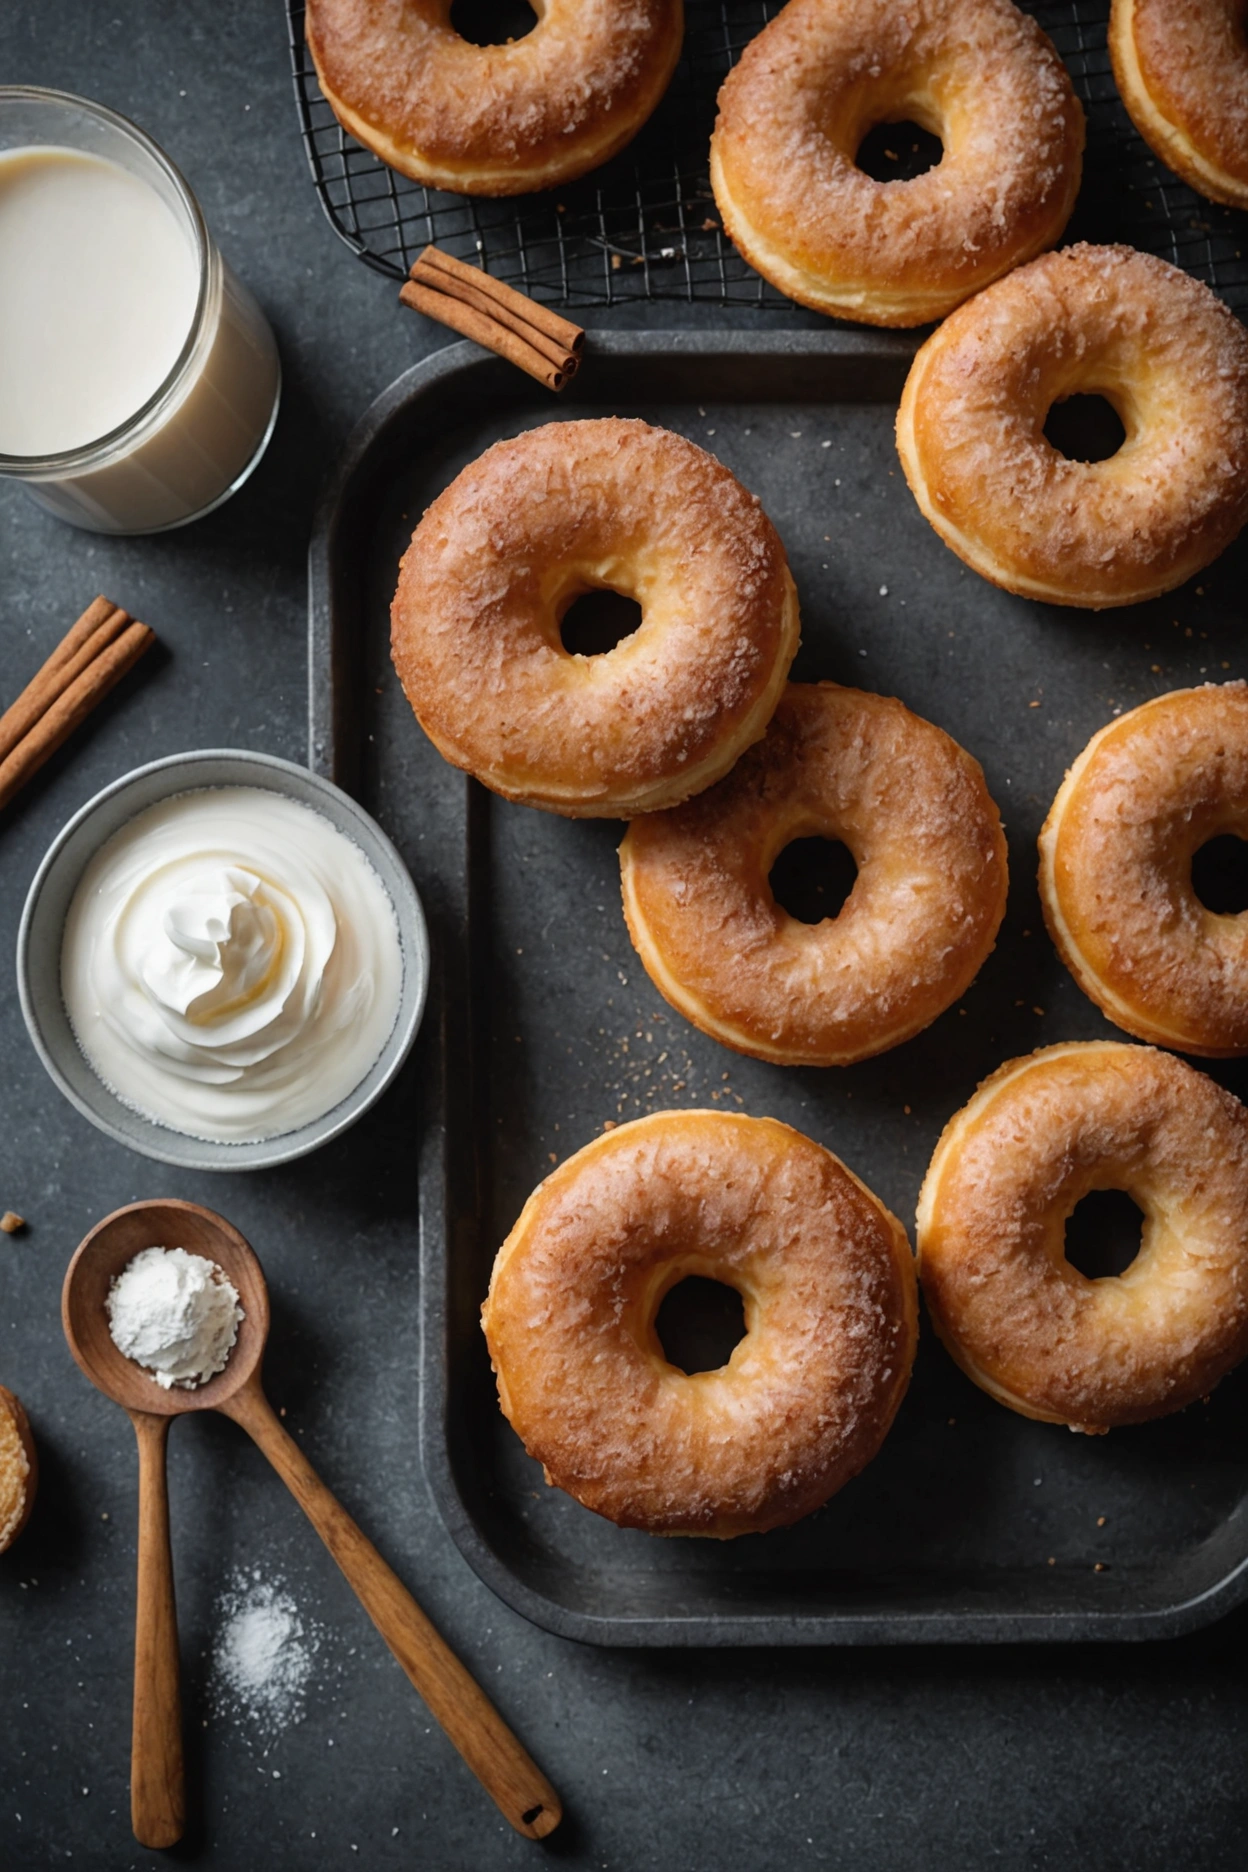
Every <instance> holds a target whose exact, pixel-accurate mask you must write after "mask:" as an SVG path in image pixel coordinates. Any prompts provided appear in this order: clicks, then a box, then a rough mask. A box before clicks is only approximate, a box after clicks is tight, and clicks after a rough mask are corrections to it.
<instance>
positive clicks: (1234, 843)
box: [1192, 832, 1248, 916]
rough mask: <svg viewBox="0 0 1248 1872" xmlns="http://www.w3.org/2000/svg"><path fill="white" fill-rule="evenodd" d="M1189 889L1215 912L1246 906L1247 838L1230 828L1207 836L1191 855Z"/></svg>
mask: <svg viewBox="0 0 1248 1872" xmlns="http://www.w3.org/2000/svg"><path fill="white" fill-rule="evenodd" d="M1192 889H1193V890H1194V891H1195V893H1196V895H1197V897H1199V899H1200V901H1201V903H1202V904H1204V906H1205V909H1206V910H1211V911H1212V912H1213V914H1214V915H1215V916H1242V915H1243V913H1244V911H1245V910H1248V840H1244V839H1242V838H1237V837H1236V835H1235V833H1234V832H1221V833H1219V834H1218V837H1217V838H1211V839H1210V840H1209V841H1208V843H1207V844H1204V845H1202V846H1201V848H1200V850H1199V851H1198V852H1197V853H1196V854H1195V856H1194V857H1193V859H1192Z"/></svg>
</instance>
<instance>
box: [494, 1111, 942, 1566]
mask: <svg viewBox="0 0 1248 1872" xmlns="http://www.w3.org/2000/svg"><path fill="white" fill-rule="evenodd" d="M690 1274H697V1275H702V1276H703V1277H707V1278H710V1279H712V1280H717V1281H721V1282H723V1283H724V1284H725V1285H726V1286H729V1287H735V1288H736V1289H737V1291H738V1292H739V1293H740V1295H741V1297H742V1300H743V1302H744V1311H745V1325H746V1333H745V1337H744V1338H743V1339H742V1340H741V1342H740V1343H739V1344H738V1345H737V1346H736V1348H735V1349H734V1351H733V1353H732V1356H731V1357H730V1359H729V1360H728V1363H727V1364H726V1365H723V1366H721V1367H720V1368H719V1370H718V1371H705V1372H697V1373H694V1374H687V1373H685V1372H683V1371H681V1370H679V1368H678V1367H676V1366H674V1365H671V1364H669V1363H668V1361H667V1358H666V1356H665V1354H664V1352H663V1348H662V1346H661V1344H660V1343H659V1339H658V1336H657V1334H656V1332H655V1324H654V1322H655V1316H656V1314H657V1313H658V1310H659V1304H660V1302H661V1301H662V1299H663V1297H664V1295H665V1294H667V1293H668V1292H669V1290H670V1289H671V1288H672V1287H674V1286H676V1285H677V1283H678V1282H679V1281H682V1280H684V1279H685V1277H686V1276H687V1275H690ZM482 1325H483V1326H484V1329H485V1336H486V1341H487V1344H488V1346H489V1351H490V1358H491V1360H492V1362H493V1366H494V1371H495V1373H496V1375H497V1378H498V1397H499V1403H500V1404H501V1406H502V1409H503V1414H504V1416H505V1417H506V1418H507V1419H508V1420H509V1422H510V1423H511V1425H512V1428H513V1429H514V1430H515V1431H516V1432H517V1433H518V1435H519V1436H520V1438H521V1440H522V1442H523V1443H524V1446H525V1448H526V1449H527V1451H528V1452H529V1454H530V1456H535V1457H536V1458H537V1459H538V1461H539V1462H541V1463H542V1464H543V1465H544V1466H545V1470H546V1479H547V1481H548V1482H550V1483H552V1484H554V1485H555V1486H556V1487H558V1488H561V1489H565V1490H566V1491H567V1493H568V1494H570V1495H572V1496H574V1497H575V1498H576V1500H577V1501H579V1502H581V1503H582V1504H583V1505H584V1506H585V1507H586V1508H592V1509H593V1511H594V1512H595V1513H596V1514H600V1515H605V1516H606V1518H607V1519H608V1520H610V1521H614V1522H616V1523H618V1525H619V1526H621V1527H634V1528H644V1529H646V1530H647V1531H648V1532H649V1533H651V1534H701V1535H709V1536H712V1537H713V1538H715V1539H718V1540H727V1539H730V1538H731V1537H732V1536H734V1535H737V1534H761V1533H763V1532H765V1531H766V1530H767V1529H769V1528H776V1527H785V1526H787V1525H788V1524H789V1523H790V1522H792V1521H797V1520H799V1519H800V1518H801V1517H802V1516H803V1515H807V1514H810V1513H811V1511H812V1510H813V1509H815V1508H818V1507H820V1506H822V1504H823V1503H824V1502H826V1501H827V1500H828V1499H829V1497H830V1496H832V1495H834V1494H835V1493H836V1492H837V1490H838V1489H839V1488H842V1487H843V1486H844V1484H845V1483H846V1482H848V1481H849V1480H850V1479H851V1477H853V1476H855V1475H857V1474H858V1471H859V1470H860V1469H862V1468H863V1467H864V1466H865V1465H866V1464H867V1463H868V1462H870V1460H871V1458H872V1457H873V1456H874V1455H875V1453H876V1451H877V1450H878V1449H879V1447H880V1444H881V1443H882V1442H883V1440H884V1437H885V1434H886V1433H887V1431H888V1428H889V1425H890V1424H891V1423H892V1421H893V1417H894V1415H895V1414H896V1411H897V1407H898V1405H899V1404H900V1403H901V1400H902V1397H903V1396H904V1395H905V1390H906V1386H907V1384H908V1383H909V1381H910V1367H911V1365H912V1364H913V1362H914V1349H915V1342H916V1339H917V1335H918V1315H917V1297H916V1289H915V1280H914V1264H913V1259H912V1257H911V1254H910V1245H909V1243H908V1241H907V1239H906V1233H905V1230H904V1229H903V1228H902V1226H901V1224H900V1222H898V1221H897V1219H896V1217H894V1216H892V1215H890V1214H889V1212H888V1210H887V1209H885V1207H884V1205H883V1204H882V1203H881V1202H880V1201H879V1200H878V1199H877V1198H876V1197H875V1196H873V1195H872V1194H871V1192H870V1190H869V1189H867V1187H866V1186H865V1184H863V1183H860V1182H859V1180H858V1178H857V1177H856V1176H854V1175H853V1174H852V1173H851V1172H850V1171H849V1170H847V1169H846V1168H845V1166H844V1164H843V1163H841V1162H840V1161H839V1159H838V1158H836V1157H834V1156H833V1155H832V1153H831V1152H830V1151H827V1150H824V1148H823V1147H822V1145H820V1144H816V1143H814V1142H813V1141H812V1140H811V1139H810V1138H807V1137H803V1136H802V1135H801V1133H800V1132H798V1131H792V1130H790V1129H789V1127H788V1125H784V1124H779V1123H777V1121H776V1120H775V1119H774V1118H749V1117H746V1116H744V1115H743V1114H740V1113H729V1112H717V1111H667V1112H656V1113H654V1114H653V1115H652V1116H650V1117H647V1118H638V1119H636V1120H634V1121H633V1122H632V1123H631V1124H625V1125H621V1126H620V1127H619V1129H618V1130H613V1131H608V1132H606V1133H604V1135H603V1136H601V1137H598V1138H595V1139H594V1141H593V1143H591V1144H587V1145H586V1146H585V1147H584V1149H583V1150H579V1151H577V1152H576V1154H575V1156H573V1157H570V1158H569V1159H568V1160H567V1162H566V1163H563V1164H561V1165H560V1166H559V1168H558V1169H557V1170H555V1171H553V1172H552V1173H551V1175H550V1176H548V1177H547V1178H546V1180H545V1182H543V1183H540V1184H539V1185H538V1187H537V1189H536V1190H535V1191H534V1192H533V1194H532V1196H530V1198H529V1200H528V1202H527V1203H526V1204H525V1206H524V1208H523V1210H522V1211H521V1214H520V1219H519V1221H518V1222H517V1223H516V1225H515V1227H514V1228H513V1229H512V1231H511V1234H510V1235H509V1236H508V1237H507V1240H506V1241H505V1242H504V1243H503V1245H502V1247H501V1248H500V1249H499V1251H498V1256H497V1259H496V1260H495V1263H494V1272H493V1276H492V1278H491V1280H490V1290H489V1297H488V1298H487V1300H486V1302H485V1306H484V1308H483V1309H482Z"/></svg>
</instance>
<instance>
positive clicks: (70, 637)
mask: <svg viewBox="0 0 1248 1872" xmlns="http://www.w3.org/2000/svg"><path fill="white" fill-rule="evenodd" d="M129 622H130V616H129V613H128V612H125V611H123V610H122V609H121V606H120V605H115V604H114V603H113V601H112V599H111V598H103V597H101V598H94V599H92V601H91V603H90V604H89V605H88V606H87V608H86V610H85V611H84V612H83V614H82V616H81V617H80V618H79V619H78V622H77V623H76V624H75V625H74V626H73V628H72V629H71V630H69V631H67V632H66V634H65V635H64V637H62V639H61V641H60V643H59V644H57V646H56V649H55V650H54V651H53V652H52V654H51V656H50V657H49V658H48V659H47V661H46V662H45V663H44V665H43V667H42V668H41V669H40V670H39V672H38V674H37V675H35V676H34V677H32V679H31V680H30V682H28V683H27V685H26V687H25V688H24V689H23V690H22V693H21V694H20V695H19V696H18V698H17V700H16V701H15V702H13V703H11V704H10V705H9V707H8V708H7V709H6V710H5V712H4V714H3V715H0V761H4V760H6V759H7V758H8V756H9V755H10V754H11V753H12V752H13V749H14V748H15V747H16V746H17V744H18V742H19V741H20V740H21V739H22V736H23V735H25V734H28V733H29V731H30V729H31V728H32V727H33V726H34V724H35V723H36V722H37V721H38V719H39V717H40V716H41V715H42V714H43V713H44V712H45V710H46V709H48V708H50V707H51V705H52V703H53V702H55V700H56V698H57V696H58V695H60V694H61V693H62V691H64V690H65V689H67V688H68V687H69V685H70V683H71V682H73V680H74V678H75V677H76V676H77V675H79V673H80V672H81V671H82V670H84V669H85V668H86V666H87V664H88V663H89V662H91V660H92V659H93V658H94V657H95V656H97V655H98V654H99V652H100V650H102V649H103V648H104V646H105V645H106V644H108V643H110V642H111V641H112V639H113V638H114V637H117V636H120V634H121V632H122V631H123V630H124V629H125V627H126V625H127V624H128V623H129Z"/></svg>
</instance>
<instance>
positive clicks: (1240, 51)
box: [1109, 0, 1248, 208]
mask: <svg viewBox="0 0 1248 1872" xmlns="http://www.w3.org/2000/svg"><path fill="white" fill-rule="evenodd" d="M1246 23H1248V5H1246V4H1245V0H1113V10H1112V12H1111V13H1110V19H1109V50H1110V56H1111V58H1112V60H1113V66H1114V77H1115V79H1116V80H1117V84H1118V89H1119V91H1120V92H1121V94H1122V101H1123V103H1124V104H1125V105H1126V107H1127V110H1128V111H1129V112H1130V115H1131V119H1132V122H1133V123H1134V124H1135V127H1136V129H1137V130H1138V131H1139V133H1140V135H1141V136H1142V137H1143V138H1144V139H1145V141H1146V142H1147V143H1148V144H1150V145H1151V147H1152V149H1153V150H1154V151H1155V152H1156V154H1157V155H1158V156H1160V158H1161V160H1162V162H1164V163H1166V164H1167V165H1168V166H1169V167H1170V168H1171V169H1173V170H1174V171H1175V173H1176V174H1177V175H1181V176H1182V177H1183V179H1184V181H1185V182H1189V183H1190V184H1191V186H1192V187H1193V188H1194V189H1198V190H1199V191H1200V193H1201V194H1202V195H1206V196H1208V197H1209V199H1210V200H1211V201H1216V202H1225V203H1226V204H1227V206H1228V207H1231V208H1248V33H1246V31H1245V26H1246Z"/></svg>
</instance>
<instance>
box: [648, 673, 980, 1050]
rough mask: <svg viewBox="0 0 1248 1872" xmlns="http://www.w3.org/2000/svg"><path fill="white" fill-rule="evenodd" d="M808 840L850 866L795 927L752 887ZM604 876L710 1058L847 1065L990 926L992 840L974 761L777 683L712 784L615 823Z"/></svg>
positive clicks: (946, 978)
mask: <svg viewBox="0 0 1248 1872" xmlns="http://www.w3.org/2000/svg"><path fill="white" fill-rule="evenodd" d="M811 837H819V838H829V839H837V840H839V841H841V842H842V843H843V844H845V845H847V846H848V847H849V849H850V851H851V852H852V854H853V857H854V859H855V862H856V863H857V866H858V876H857V879H856V880H855V883H854V888H853V891H852V892H851V894H850V896H849V898H848V900H847V901H846V903H845V905H844V907H843V908H842V910H841V912H840V914H839V915H838V916H836V917H834V918H825V919H824V921H823V922H822V923H818V924H814V925H812V924H806V923H800V922H798V921H797V920H796V919H795V918H793V917H790V916H789V915H788V914H787V913H786V912H785V911H784V910H782V909H781V908H780V906H779V905H778V904H777V903H776V900H775V898H774V897H773V895H772V892H771V886H770V883H769V881H768V880H769V876H770V872H771V868H772V865H773V864H774V863H775V861H776V859H777V857H778V856H779V854H780V852H781V851H782V850H783V849H784V847H785V846H786V845H787V844H789V843H790V842H791V841H792V840H793V839H799V838H811ZM620 865H621V871H622V881H623V892H624V914H625V917H626V918H627V921H628V927H629V933H630V935H631V936H632V939H633V942H634V945H635V946H636V948H637V952H638V954H639V955H640V956H641V959H642V961H643V963H644V964H645V967H646V971H647V973H648V974H649V976H650V978H651V980H652V981H653V982H654V984H655V986H656V987H657V988H658V990H659V992H660V993H661V994H663V995H664V996H665V997H666V998H667V1000H668V1001H670V1002H671V1004H672V1006H673V1007H676V1008H678V1009H679V1010H680V1012H681V1013H682V1014H684V1015H685V1016H686V1017H687V1018H688V1019H689V1020H691V1021H693V1023H694V1024H695V1026H698V1027H700V1028H701V1029H702V1031H703V1032H704V1033H709V1034H710V1035H712V1037H713V1038H714V1039H716V1040H720V1041H722V1042H723V1044H724V1045H725V1046H730V1047H734V1048H735V1049H736V1050H737V1051H738V1052H742V1053H750V1054H753V1055H754V1057H755V1058H757V1059H767V1060H775V1061H778V1062H780V1063H781V1064H787V1065H802V1064H805V1065H817V1066H843V1065H848V1064H849V1063H850V1062H851V1061H853V1060H860V1059H867V1058H869V1057H870V1056H871V1055H872V1054H874V1053H881V1052H883V1051H884V1050H885V1049H886V1048H888V1047H892V1046H897V1045H899V1044H900V1043H901V1041H903V1040H908V1039H909V1038H910V1037H911V1035H912V1034H916V1033H918V1032H919V1031H920V1029H922V1028H924V1027H926V1026H928V1025H930V1023H931V1022H932V1021H933V1020H935V1019H936V1017H937V1015H938V1014H940V1013H942V1012H943V1011H944V1009H945V1008H947V1007H948V1006H949V1005H950V1004H951V1002H953V1001H954V1000H956V998H957V997H958V995H960V994H962V993H963V992H964V991H965V989H966V988H968V987H969V986H970V983H971V981H972V980H973V979H974V977H975V975H976V973H977V972H978V970H979V969H980V967H981V966H982V964H983V962H984V961H985V959H986V957H987V956H988V955H989V954H990V953H991V950H992V947H993V943H994V941H995V938H996V933H997V930H998V928H999V927H1000V923H1001V918H1002V916H1003V915H1004V913H1005V897H1006V887H1007V865H1006V847H1005V836H1004V834H1003V832H1002V830H1001V820H1000V816H999V814H998V812H997V809H996V807H995V806H994V804H993V802H992V799H991V797H990V795H989V793H988V788H987V786H986V785H985V783H984V776H983V772H982V770H981V769H980V766H979V763H978V762H977V761H975V760H974V759H972V757H971V756H970V755H969V754H968V753H966V751H965V750H964V749H963V748H960V747H959V746H958V744H957V742H956V741H954V740H952V739H951V738H950V737H949V736H948V735H947V734H945V733H944V731H943V730H942V729H940V728H936V727H934V726H933V725H932V723H931V722H926V721H923V720H922V719H921V718H920V717H919V716H917V715H912V714H911V713H910V710H909V709H907V708H906V707H905V706H904V705H903V704H902V703H900V702H898V701H895V700H893V699H892V698H889V697H886V696H876V695H867V694H865V693H864V692H863V691H861V690H858V689H843V688H840V687H839V686H838V685H837V684H835V683H817V684H802V683H790V684H789V685H788V687H787V688H786V690H785V692H784V695H783V697H782V699H781V701H780V705H779V707H778V708H777V710H776V713H775V715H774V717H773V718H772V722H771V726H770V727H769V728H768V730H767V734H766V736H765V737H764V739H763V740H762V741H760V742H758V743H757V744H756V745H755V746H754V747H753V748H751V749H750V750H749V751H748V752H747V753H746V754H744V755H742V757H741V759H740V760H739V761H738V762H737V765H736V766H735V767H734V768H733V770H732V772H731V773H730V774H729V775H728V777H727V779H725V780H721V781H720V783H719V785H718V786H716V787H714V788H713V789H712V790H711V791H710V792H707V793H702V794H700V795H699V797H698V798H697V799H696V800H691V801H690V802H689V803H688V804H687V805H685V806H680V807H677V808H676V810H675V811H673V812H665V813H651V814H647V816H646V817H645V818H644V819H638V820H635V821H634V822H633V824H632V826H631V827H630V828H629V832H628V836H627V837H626V838H625V840H624V842H623V844H622V845H621V847H620Z"/></svg>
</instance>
